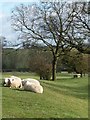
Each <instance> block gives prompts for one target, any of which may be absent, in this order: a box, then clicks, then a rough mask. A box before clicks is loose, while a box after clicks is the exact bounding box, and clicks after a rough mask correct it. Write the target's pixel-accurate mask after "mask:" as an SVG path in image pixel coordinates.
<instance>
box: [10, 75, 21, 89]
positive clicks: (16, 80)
mask: <svg viewBox="0 0 90 120" xmlns="http://www.w3.org/2000/svg"><path fill="white" fill-rule="evenodd" d="M10 82H11V84H10V88H18V87H20V88H22V82H21V78H19V77H16V76H11V81H10Z"/></svg>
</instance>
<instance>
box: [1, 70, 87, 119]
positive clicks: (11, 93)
mask: <svg viewBox="0 0 90 120" xmlns="http://www.w3.org/2000/svg"><path fill="white" fill-rule="evenodd" d="M10 75H16V76H19V77H21V78H28V77H31V78H36V79H38V80H39V77H38V76H37V75H36V74H33V73H18V72H17V73H16V72H15V73H3V76H2V77H3V78H4V77H9V76H10ZM65 76H67V78H66V77H65ZM68 76H69V77H68ZM64 77H65V78H64ZM70 77H71V78H70ZM40 82H41V85H42V86H43V87H44V93H43V94H36V93H33V92H28V91H23V90H15V89H10V88H8V87H2V93H3V95H2V108H3V109H2V113H3V114H2V116H3V118H88V76H86V77H83V78H79V79H77V78H75V79H73V78H72V75H71V74H66V73H62V74H57V80H56V81H46V80H40Z"/></svg>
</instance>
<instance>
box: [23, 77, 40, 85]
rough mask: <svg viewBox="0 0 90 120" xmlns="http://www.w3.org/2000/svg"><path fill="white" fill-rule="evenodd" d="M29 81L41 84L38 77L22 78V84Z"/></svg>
mask: <svg viewBox="0 0 90 120" xmlns="http://www.w3.org/2000/svg"><path fill="white" fill-rule="evenodd" d="M27 81H29V82H30V83H35V84H36V85H40V82H39V81H38V80H36V79H32V78H27V79H23V80H22V85H23V86H24V84H25V83H26V82H27Z"/></svg>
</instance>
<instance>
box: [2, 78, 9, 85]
mask: <svg viewBox="0 0 90 120" xmlns="http://www.w3.org/2000/svg"><path fill="white" fill-rule="evenodd" d="M10 81H11V78H5V80H4V83H3V85H4V86H5V87H10Z"/></svg>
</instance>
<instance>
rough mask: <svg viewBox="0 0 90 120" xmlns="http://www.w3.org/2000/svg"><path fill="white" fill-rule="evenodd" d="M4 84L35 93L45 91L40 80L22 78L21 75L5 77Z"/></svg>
mask: <svg viewBox="0 0 90 120" xmlns="http://www.w3.org/2000/svg"><path fill="white" fill-rule="evenodd" d="M4 86H7V87H10V88H23V89H24V90H28V91H32V92H35V93H43V87H42V86H41V85H40V82H39V81H38V80H36V79H32V78H27V79H23V80H21V78H19V77H16V76H11V77H10V78H5V79H4Z"/></svg>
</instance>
